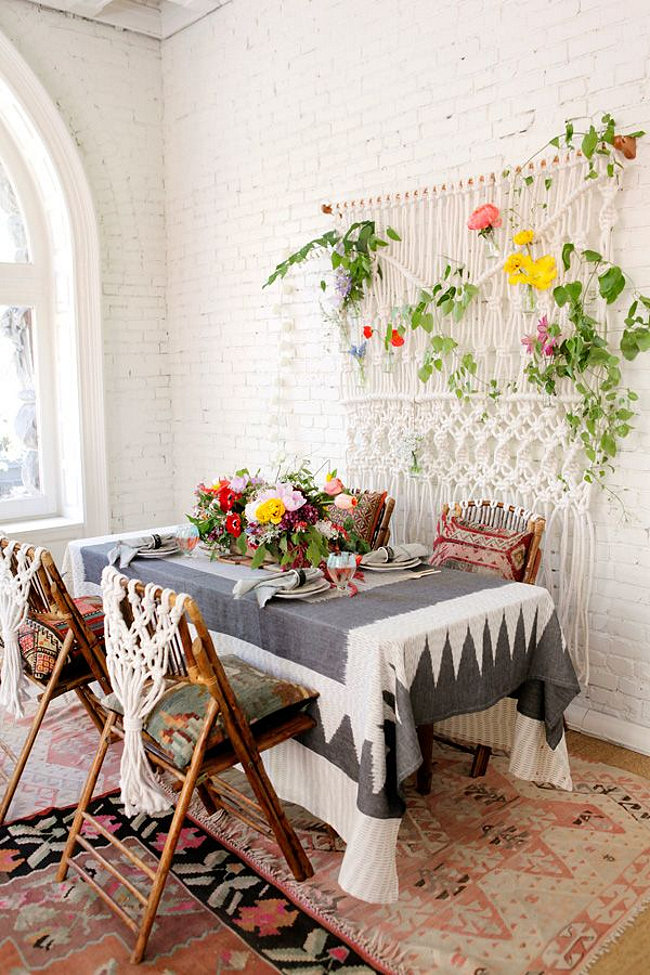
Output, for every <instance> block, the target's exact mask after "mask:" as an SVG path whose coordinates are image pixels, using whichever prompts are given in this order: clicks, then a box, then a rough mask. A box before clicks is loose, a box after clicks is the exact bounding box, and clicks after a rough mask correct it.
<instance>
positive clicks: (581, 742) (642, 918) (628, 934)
mask: <svg viewBox="0 0 650 975" xmlns="http://www.w3.org/2000/svg"><path fill="white" fill-rule="evenodd" d="M567 741H568V745H569V753H570V754H571V755H578V756H579V757H580V758H587V759H590V760H591V761H593V762H605V763H606V764H607V765H615V766H616V767H617V768H622V769H626V770H627V771H628V772H634V773H635V775H642V776H643V777H644V778H646V779H650V757H649V756H646V755H639V754H638V753H637V752H631V751H628V750H627V749H626V748H619V746H618V745H610V744H608V743H607V742H605V741H600V739H598V738H588V737H587V736H586V735H580V734H578V733H577V732H575V731H570V732H569V733H568V735H567ZM648 973H650V908H646V910H645V911H643V912H642V913H641V914H640V915H639V917H638V918H637V919H636V921H635V922H634V924H632V925H631V927H630V928H629V929H628V930H627V931H625V933H624V934H623V935H621V937H620V938H619V940H618V941H616V942H615V943H614V944H613V945H612V947H611V948H609V949H608V951H607V953H606V954H605V955H603V957H602V958H599V959H598V961H596V962H595V963H594V965H593V967H592V968H590V969H589V975H648Z"/></svg>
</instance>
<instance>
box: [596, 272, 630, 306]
mask: <svg viewBox="0 0 650 975" xmlns="http://www.w3.org/2000/svg"><path fill="white" fill-rule="evenodd" d="M598 287H599V289H600V294H601V296H602V297H603V298H604V299H605V301H606V302H607V304H608V305H611V304H612V302H613V301H616V299H617V298H618V296H619V295H620V293H621V291H622V290H623V289H624V287H625V277H624V275H623V272H622V271H621V269H620V267H617V266H616V265H615V264H613V265H612V266H611V267H609V268H608V269H607V270H606V271H605V272H603V274H599V275H598Z"/></svg>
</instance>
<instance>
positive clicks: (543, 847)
mask: <svg viewBox="0 0 650 975" xmlns="http://www.w3.org/2000/svg"><path fill="white" fill-rule="evenodd" d="M23 725H24V723H23ZM19 732H20V733H24V727H23V729H20V728H17V727H16V726H15V725H14V726H12V727H10V728H5V729H4V731H2V729H0V733H3V734H4V736H5V738H6V737H7V736H9V737H10V738H14V740H15V738H16V737H17V736H18V734H19ZM96 741H97V736H96V733H95V731H94V729H93V728H92V727H90V725H89V722H88V720H87V718H86V717H85V715H83V714H82V713H80V709H79V708H77V707H76V706H74V707H71V708H70V710H69V711H59V712H58V713H57V714H54V713H53V714H52V716H51V718H50V719H49V720H48V723H47V725H46V733H45V734H44V735H43V736H42V739H41V742H40V744H39V749H38V757H39V765H40V767H39V766H38V765H37V764H36V763H35V762H34V763H32V765H31V769H30V768H29V767H28V771H27V775H26V779H25V783H24V786H23V788H22V789H21V791H20V793H19V796H18V797H17V799H16V801H15V802H14V806H13V808H12V811H11V813H12V818H13V817H18V816H24V815H26V814H28V813H30V812H34V811H35V810H36V809H37V808H43V807H44V806H47V805H56V806H62V805H64V804H65V803H69V802H74V801H75V799H76V798H77V795H78V792H79V789H80V785H81V780H82V778H83V774H84V771H85V768H86V767H87V765H88V761H89V756H90V754H91V752H92V751H93V750H94V747H95V744H96ZM14 743H15V741H14ZM434 757H435V769H434V780H433V781H434V785H433V791H432V794H431V795H430V796H428V797H427V798H422V797H420V796H418V795H417V793H416V792H415V791H414V790H409V791H408V795H407V802H408V811H407V814H406V817H405V819H404V822H403V826H402V829H401V832H400V836H399V849H398V863H399V868H400V887H401V896H400V900H399V902H398V903H397V904H393V905H369V904H365V903H362V902H361V901H357V900H355V899H353V898H351V897H348V896H347V895H345V894H344V893H343V892H342V891H341V890H340V888H339V887H338V885H337V883H336V877H337V874H338V870H339V866H340V861H341V849H342V842H337V843H336V844H334V845H333V844H332V843H331V841H330V840H329V838H328V835H327V833H326V832H325V831H324V829H323V826H322V824H321V823H316V822H314V820H313V818H312V817H310V816H309V814H307V813H305V812H304V811H303V810H300V809H298V808H297V807H295V806H290V807H289V811H290V814H291V816H292V819H293V820H294V822H295V823H296V825H297V826H298V828H299V830H300V836H301V839H302V841H303V843H304V845H305V847H306V849H307V852H308V855H309V856H310V858H311V860H312V863H313V865H314V868H315V871H316V873H315V876H314V877H313V879H312V880H310V881H309V882H307V883H304V884H296V883H294V882H293V881H292V880H291V879H289V877H288V875H287V870H286V868H285V866H284V863H283V861H282V860H281V858H280V856H279V855H278V853H277V850H276V848H275V847H274V845H273V844H272V843H271V842H270V841H268V840H266V839H265V838H262V837H259V836H258V835H257V834H253V835H250V834H249V833H247V832H246V831H244V830H243V829H242V828H240V827H239V826H236V825H234V824H232V821H231V820H230V819H229V818H228V817H226V818H225V819H222V820H221V821H217V822H215V821H214V820H213V821H208V829H209V831H210V832H211V833H212V835H214V836H216V837H217V838H219V837H221V838H222V839H223V840H224V841H225V843H226V844H227V845H230V846H233V847H234V848H235V849H237V850H239V851H240V853H241V854H242V855H243V857H244V859H246V860H247V861H248V862H249V863H251V864H252V865H253V866H254V868H255V869H256V870H257V872H258V873H259V874H260V875H261V876H263V877H264V876H267V877H269V878H270V879H272V880H273V881H274V882H275V884H277V885H278V886H279V887H280V888H281V889H282V890H283V891H284V892H285V893H286V894H287V895H288V896H289V897H290V898H291V899H292V900H293V901H294V902H295V903H297V904H299V905H300V906H302V907H303V908H305V909H306V910H307V911H308V912H309V913H311V914H312V915H314V916H315V917H319V918H321V919H322V920H323V922H324V923H326V924H327V925H328V926H329V927H330V928H335V929H338V930H339V931H340V932H341V934H342V935H343V936H344V937H346V938H347V939H348V940H349V941H350V942H351V943H353V944H356V945H359V946H361V947H362V948H363V949H364V950H365V951H367V952H368V953H369V955H370V957H372V958H375V959H376V964H377V965H378V967H379V966H381V967H382V968H384V969H388V970H390V971H394V972H396V973H400V975H402V973H413V975H425V973H426V975H429V973H449V975H452V973H453V975H566V973H572V975H578V973H583V972H585V971H586V969H587V968H588V967H589V966H590V964H591V963H592V962H593V961H594V960H595V958H596V957H597V956H598V955H599V954H600V953H602V951H603V949H604V947H605V946H606V945H607V944H608V942H611V940H612V939H613V938H615V937H616V935H618V934H620V933H621V932H622V931H623V929H624V928H625V926H626V925H627V924H629V923H630V921H631V920H632V919H633V918H634V917H635V916H636V915H637V914H638V913H639V911H640V910H641V909H642V907H643V906H644V905H645V904H647V903H650V782H648V781H646V780H644V779H641V778H639V777H637V776H634V775H631V774H629V773H626V772H624V771H621V770H619V769H615V768H612V767H610V766H607V765H602V764H598V763H592V762H587V761H584V760H580V759H573V761H572V772H573V779H574V784H575V791H574V792H573V793H572V794H571V793H563V792H558V791H554V790H552V789H542V788H539V787H537V786H534V785H531V784H528V783H524V782H520V781H518V780H515V779H513V778H512V777H511V776H510V775H509V774H508V771H507V762H506V761H505V760H504V759H500V758H495V757H493V759H492V761H491V762H490V767H489V770H488V774H487V775H486V776H485V777H484V778H482V779H474V780H472V779H470V778H468V774H467V773H468V767H469V759H468V756H466V755H463V754H462V753H458V752H455V751H453V750H451V749H446V748H445V749H438V750H437V751H436V752H435V756H434ZM41 763H44V764H45V770H44V768H43V765H42V764H41ZM116 773H117V769H116V766H115V763H114V761H113V763H112V765H111V766H110V767H108V768H107V774H106V775H105V777H104V782H103V786H102V787H103V788H104V789H107V788H111V787H113V786H114V785H116V784H117V774H116ZM111 780H112V781H111ZM197 811H198V807H197ZM200 818H201V819H202V821H204V822H205V820H204V818H203V817H202V816H201V817H200ZM278 970H284V969H283V968H282V966H280V967H279V968H278ZM318 970H319V971H321V969H318ZM323 971H324V969H323ZM310 973H311V970H310Z"/></svg>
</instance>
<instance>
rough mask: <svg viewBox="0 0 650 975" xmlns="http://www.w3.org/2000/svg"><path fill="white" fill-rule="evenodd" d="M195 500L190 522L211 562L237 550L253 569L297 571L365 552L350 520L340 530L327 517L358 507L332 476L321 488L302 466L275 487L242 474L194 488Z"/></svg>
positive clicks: (339, 482)
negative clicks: (272, 565) (333, 555)
mask: <svg viewBox="0 0 650 975" xmlns="http://www.w3.org/2000/svg"><path fill="white" fill-rule="evenodd" d="M194 495H195V499H196V501H195V506H194V512H193V514H191V515H188V518H189V520H190V521H191V522H192V524H194V525H196V527H197V528H198V530H199V535H200V537H201V539H202V540H203V542H204V543H205V544H206V545H207V547H208V548H209V549H210V552H211V555H212V556H213V557H216V556H218V555H220V554H225V553H228V552H233V551H237V552H239V553H241V554H242V555H245V554H246V553H249V554H250V555H251V557H252V558H251V565H252V566H253V568H259V566H261V565H262V563H263V562H265V561H269V560H270V561H275V562H279V563H280V565H281V566H282V567H283V568H287V569H297V568H302V567H305V566H308V565H312V566H318V565H320V564H321V563H322V562H324V561H326V560H327V556H328V555H329V553H330V551H333V550H334V551H348V552H362V553H363V552H366V551H368V545H367V544H366V542H365V541H364V540H363V539H362V538H361V537H360V536H359V535H358V534H357V533H356V532H355V530H354V524H353V522H352V519H351V518H347V519H346V520H345V521H344V524H343V525H342V526H341V525H337V524H334V523H333V522H332V521H331V520H330V519H329V517H328V511H329V508H330V507H331V506H332V505H335V506H336V507H337V508H339V509H340V510H342V511H347V512H351V511H352V510H353V509H354V507H355V506H356V504H357V499H356V498H355V497H354V496H353V495H351V494H349V493H348V492H346V490H345V488H344V486H343V482H342V481H341V480H340V478H338V477H337V476H336V471H333V472H332V473H331V474H328V475H327V481H326V483H325V485H324V487H323V488H322V489H320V488H319V487H318V486H317V485H316V482H315V480H314V476H313V474H312V473H311V471H310V470H309V469H308V468H307V467H306V466H304V465H303V466H302V467H301V468H300V469H299V470H297V471H292V472H290V473H286V474H280V475H279V476H278V477H277V479H276V480H275V481H273V482H270V481H266V480H264V479H263V478H262V477H259V475H254V476H251V475H250V474H249V472H248V471H247V470H241V471H237V473H236V474H235V475H234V476H232V477H222V478H220V479H219V480H218V481H215V482H214V484H211V485H208V484H204V483H201V484H199V485H197V487H196V489H195V492H194Z"/></svg>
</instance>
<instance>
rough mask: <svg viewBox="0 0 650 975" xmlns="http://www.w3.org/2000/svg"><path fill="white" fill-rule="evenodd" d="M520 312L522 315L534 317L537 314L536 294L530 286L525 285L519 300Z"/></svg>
mask: <svg viewBox="0 0 650 975" xmlns="http://www.w3.org/2000/svg"><path fill="white" fill-rule="evenodd" d="M521 310H522V311H523V313H524V315H536V314H537V292H536V291H535V289H534V288H533V286H532V284H527V285H526V286H525V287H524V294H523V297H522V300H521Z"/></svg>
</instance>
